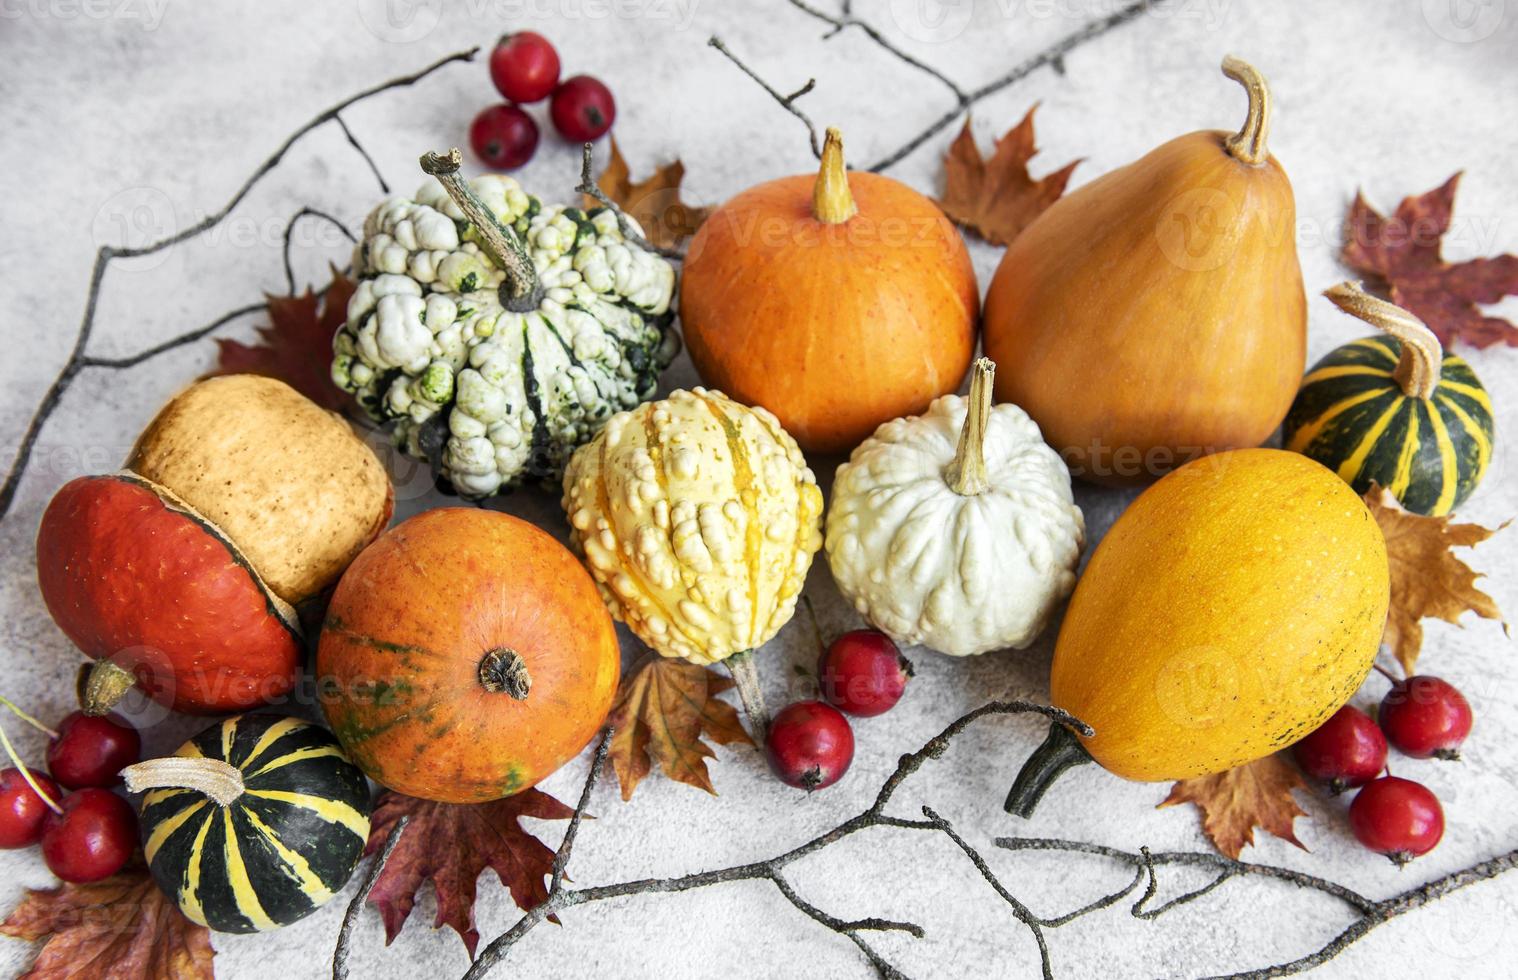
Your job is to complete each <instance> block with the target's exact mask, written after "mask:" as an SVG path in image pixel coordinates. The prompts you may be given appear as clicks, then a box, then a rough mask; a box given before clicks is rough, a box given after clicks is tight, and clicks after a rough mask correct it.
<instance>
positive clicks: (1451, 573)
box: [1365, 485, 1507, 674]
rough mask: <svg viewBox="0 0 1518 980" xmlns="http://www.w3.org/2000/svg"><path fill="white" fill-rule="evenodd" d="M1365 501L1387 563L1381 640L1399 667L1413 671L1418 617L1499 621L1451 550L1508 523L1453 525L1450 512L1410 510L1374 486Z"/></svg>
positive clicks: (1418, 638)
mask: <svg viewBox="0 0 1518 980" xmlns="http://www.w3.org/2000/svg"><path fill="white" fill-rule="evenodd" d="M1365 503H1366V505H1367V506H1369V507H1370V512H1371V513H1372V514H1373V515H1375V518H1376V523H1377V524H1379V525H1381V533H1382V534H1383V535H1384V536H1385V537H1386V557H1387V560H1388V561H1389V562H1390V563H1391V609H1390V611H1389V612H1388V614H1387V617H1386V634H1385V636H1384V637H1383V639H1382V642H1383V643H1385V644H1386V645H1387V646H1389V647H1391V651H1392V653H1393V654H1394V655H1395V656H1396V658H1397V660H1398V661H1399V662H1400V663H1401V664H1402V669H1403V670H1405V671H1406V672H1407V673H1408V674H1411V673H1412V672H1413V669H1414V668H1415V667H1416V666H1417V664H1418V651H1419V649H1420V648H1421V647H1422V646H1423V624H1422V622H1420V621H1421V620H1423V619H1426V618H1428V617H1429V616H1437V617H1439V618H1440V619H1442V620H1444V621H1445V622H1447V623H1455V624H1457V625H1458V624H1459V622H1460V617H1461V616H1462V615H1463V614H1464V613H1466V612H1467V611H1471V612H1475V613H1476V615H1478V616H1481V617H1482V618H1484V619H1497V620H1500V619H1502V612H1501V610H1499V609H1498V608H1497V603H1496V602H1495V601H1493V599H1492V597H1491V596H1489V595H1487V594H1486V593H1485V592H1482V591H1481V590H1480V589H1478V588H1476V585H1475V583H1476V579H1478V578H1480V577H1481V576H1480V574H1479V573H1478V572H1474V571H1472V570H1471V568H1470V566H1468V565H1466V564H1465V562H1463V561H1461V560H1460V559H1458V558H1456V557H1455V556H1454V555H1453V554H1451V553H1450V549H1451V548H1470V547H1474V546H1475V545H1478V544H1480V543H1481V542H1483V541H1485V540H1486V539H1487V538H1489V537H1491V536H1492V535H1493V534H1495V533H1497V531H1500V530H1502V528H1503V527H1507V524H1503V525H1502V527H1499V528H1496V529H1495V530H1494V529H1491V528H1485V527H1482V526H1481V525H1480V524H1451V523H1450V518H1449V516H1448V515H1446V516H1444V517H1423V516H1421V515H1418V514H1410V513H1408V512H1407V511H1405V510H1403V509H1402V507H1401V505H1399V504H1398V503H1397V500H1396V498H1395V497H1393V496H1392V495H1391V494H1390V493H1387V492H1386V490H1385V489H1383V488H1381V487H1378V486H1374V485H1373V486H1371V488H1370V489H1369V490H1368V491H1366V493H1365ZM1506 628H1507V624H1506V623H1503V629H1506Z"/></svg>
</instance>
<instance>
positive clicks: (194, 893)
mask: <svg viewBox="0 0 1518 980" xmlns="http://www.w3.org/2000/svg"><path fill="white" fill-rule="evenodd" d="M210 832H211V821H210V820H207V821H205V822H204V823H202V824H201V825H200V833H198V834H196V835H195V843H193V844H191V845H190V860H189V861H188V862H186V864H185V871H184V876H185V880H184V881H183V882H182V883H181V884H180V888H179V908H180V911H182V912H184V914H185V917H186V918H188V919H189V920H190V921H191V922H193V923H195V924H196V925H199V926H203V925H205V924H206V911H205V909H204V908H202V907H201V904H200V859H201V857H202V856H203V855H204V854H205V850H206V834H208V833H210Z"/></svg>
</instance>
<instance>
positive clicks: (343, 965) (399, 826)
mask: <svg viewBox="0 0 1518 980" xmlns="http://www.w3.org/2000/svg"><path fill="white" fill-rule="evenodd" d="M410 822H411V817H410V815H409V814H408V815H407V816H404V817H401V818H400V819H399V820H397V821H396V822H395V827H394V829H392V830H391V831H390V836H389V837H388V838H386V840H385V846H384V847H383V848H381V849H380V852H379V853H378V854H376V855H375V856H374V862H373V863H372V864H370V865H369V873H368V874H367V875H365V876H364V884H363V886H362V887H361V888H359V890H358V894H357V895H354V896H353V901H351V902H349V903H348V911H347V912H345V913H343V924H342V926H341V927H340V928H339V929H338V930H337V949H335V950H334V951H333V952H332V980H348V946H349V943H350V941H351V940H352V938H353V926H354V924H355V923H357V922H358V917H359V915H360V914H361V913H362V912H363V911H364V902H365V901H367V900H368V898H369V893H370V892H372V891H374V883H375V882H376V881H379V876H380V872H382V871H384V870H385V863H386V862H387V861H389V860H390V855H391V854H392V853H393V852H394V851H395V845H396V844H399V843H400V841H401V835H402V834H404V833H405V832H406V824H408V823H410Z"/></svg>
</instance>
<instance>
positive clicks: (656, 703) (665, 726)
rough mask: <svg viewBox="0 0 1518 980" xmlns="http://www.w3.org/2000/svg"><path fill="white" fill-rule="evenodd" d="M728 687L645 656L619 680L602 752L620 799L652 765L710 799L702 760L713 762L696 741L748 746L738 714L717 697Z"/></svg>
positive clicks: (709, 675)
mask: <svg viewBox="0 0 1518 980" xmlns="http://www.w3.org/2000/svg"><path fill="white" fill-rule="evenodd" d="M732 686H733V682H732V681H731V680H730V679H728V678H726V677H723V676H722V675H720V674H718V673H716V672H715V671H712V670H708V669H707V668H705V667H701V666H698V665H696V664H692V663H687V662H686V661H684V660H671V659H669V658H667V657H661V656H659V655H658V654H653V653H651V654H648V655H647V656H645V657H644V658H643V659H642V660H640V661H639V662H638V663H637V664H635V665H634V666H633V668H632V671H631V672H630V673H629V674H627V675H626V676H624V677H623V678H622V684H621V686H620V687H619V688H618V689H617V700H616V703H614V704H613V705H612V708H611V716H610V717H609V718H608V719H607V723H608V724H609V725H611V726H612V727H613V728H615V729H616V733H615V734H614V735H613V736H612V740H611V746H610V748H609V749H608V750H607V751H608V754H609V755H610V756H611V761H612V764H613V765H614V766H615V767H616V769H617V780H618V781H619V782H620V783H621V784H622V799H624V800H630V799H632V795H633V790H634V789H636V788H637V786H638V783H639V782H640V781H641V780H642V779H643V777H644V776H647V775H648V773H649V771H650V769H651V768H652V765H653V763H654V762H658V763H659V768H661V769H663V770H664V774H665V775H667V776H668V777H669V778H671V779H673V780H675V781H677V782H681V783H685V784H687V785H690V786H699V787H700V788H701V789H704V790H706V791H707V792H708V793H711V794H713V795H716V792H717V791H716V790H715V789H713V788H712V781H711V776H710V774H709V773H708V772H707V771H706V760H707V759H710V758H714V757H715V753H713V752H712V750H711V749H710V748H708V747H707V745H706V744H705V743H704V742H702V741H701V737H702V736H703V735H704V736H706V737H707V738H709V739H711V740H712V741H713V742H716V743H717V744H718V745H732V744H733V743H735V742H747V743H748V744H749V745H753V744H754V740H753V739H752V738H750V737H749V734H748V732H746V731H744V730H743V724H742V722H740V721H739V720H738V712H737V709H735V708H734V707H733V706H732V705H730V704H728V703H727V702H726V701H722V700H719V699H718V698H717V694H719V693H720V692H722V691H725V690H727V689H728V688H730V687H732Z"/></svg>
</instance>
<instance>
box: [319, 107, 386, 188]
mask: <svg viewBox="0 0 1518 980" xmlns="http://www.w3.org/2000/svg"><path fill="white" fill-rule="evenodd" d="M332 121H333V122H335V123H337V125H338V128H340V129H341V130H342V131H343V136H345V137H347V140H348V143H349V145H351V146H352V147H353V148H354V149H355V150H357V151H358V155H359V156H361V157H363V158H364V162H365V163H367V164H368V165H369V172H370V173H372V174H374V180H375V183H377V184H379V189H380V193H381V194H389V193H390V185H389V184H388V183H386V182H385V175H384V174H382V173H380V168H379V164H377V163H375V162H374V157H372V156H370V155H369V151H368V150H367V149H365V148H364V144H362V143H360V142H359V141H358V137H357V136H354V135H353V130H351V129H349V128H348V121H347V120H346V119H344V118H343V117H342V116H333V117H332Z"/></svg>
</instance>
